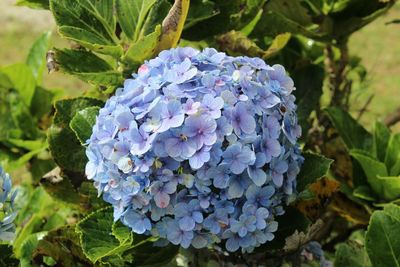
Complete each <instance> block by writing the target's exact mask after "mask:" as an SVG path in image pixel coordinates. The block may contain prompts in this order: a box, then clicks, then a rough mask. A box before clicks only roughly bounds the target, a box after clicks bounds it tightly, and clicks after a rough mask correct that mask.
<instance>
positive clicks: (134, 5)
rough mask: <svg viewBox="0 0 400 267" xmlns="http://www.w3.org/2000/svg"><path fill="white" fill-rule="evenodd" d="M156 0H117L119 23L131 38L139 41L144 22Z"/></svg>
mask: <svg viewBox="0 0 400 267" xmlns="http://www.w3.org/2000/svg"><path fill="white" fill-rule="evenodd" d="M155 3H156V0H135V1H130V0H116V3H115V7H116V12H117V18H118V21H119V24H120V26H121V28H122V30H123V32H124V33H125V35H126V37H128V38H129V39H130V40H133V41H137V40H138V38H139V34H140V31H141V29H142V26H143V23H144V21H145V19H146V16H147V14H148V13H149V11H150V9H151V7H152V6H153V5H154V4H155Z"/></svg>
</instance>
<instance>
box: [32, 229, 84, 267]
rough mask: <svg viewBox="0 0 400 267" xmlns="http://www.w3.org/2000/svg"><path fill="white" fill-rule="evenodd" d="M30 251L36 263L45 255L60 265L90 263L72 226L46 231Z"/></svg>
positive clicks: (81, 265) (82, 266)
mask: <svg viewBox="0 0 400 267" xmlns="http://www.w3.org/2000/svg"><path fill="white" fill-rule="evenodd" d="M32 252H33V253H32V254H33V255H32V256H33V257H32V260H33V262H34V263H38V264H40V263H41V262H43V260H44V259H45V257H51V258H52V259H53V260H55V261H56V262H57V264H59V265H61V266H79V267H84V266H89V265H90V261H89V259H87V258H86V257H85V255H84V254H83V251H82V248H81V247H80V243H79V235H78V234H77V233H76V232H75V229H74V227H73V226H63V227H60V228H58V229H55V230H52V231H50V232H48V233H47V235H46V236H45V237H44V238H41V239H40V240H39V242H38V243H37V245H36V246H35V250H33V251H32Z"/></svg>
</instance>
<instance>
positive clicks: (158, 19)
mask: <svg viewBox="0 0 400 267" xmlns="http://www.w3.org/2000/svg"><path fill="white" fill-rule="evenodd" d="M171 7H172V5H171V3H170V2H169V1H168V0H158V1H156V3H155V4H154V5H153V7H152V8H151V9H150V12H149V14H148V16H147V18H146V21H145V22H144V23H143V27H142V30H141V32H140V37H143V36H146V35H149V34H150V33H152V32H154V29H155V28H156V26H157V25H161V24H162V22H163V20H164V19H165V17H166V16H167V15H168V12H169V10H170V9H171Z"/></svg>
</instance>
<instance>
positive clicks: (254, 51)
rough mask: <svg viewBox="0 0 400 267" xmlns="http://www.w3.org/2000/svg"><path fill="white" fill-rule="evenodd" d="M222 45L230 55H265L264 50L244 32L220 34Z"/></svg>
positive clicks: (219, 39) (219, 40) (219, 38)
mask: <svg viewBox="0 0 400 267" xmlns="http://www.w3.org/2000/svg"><path fill="white" fill-rule="evenodd" d="M217 41H218V44H219V45H220V47H221V48H222V49H223V50H225V51H226V52H228V53H229V54H230V55H233V56H239V55H243V54H245V55H247V56H249V57H263V56H264V50H262V49H261V48H260V47H259V46H258V45H257V44H256V43H255V42H254V41H252V40H251V39H249V38H248V37H247V36H246V35H244V34H243V33H242V32H238V31H230V32H228V33H225V34H223V35H220V36H219V37H218V39H217Z"/></svg>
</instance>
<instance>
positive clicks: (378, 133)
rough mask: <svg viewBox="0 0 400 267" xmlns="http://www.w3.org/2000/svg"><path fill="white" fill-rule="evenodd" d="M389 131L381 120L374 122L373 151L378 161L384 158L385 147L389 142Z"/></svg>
mask: <svg viewBox="0 0 400 267" xmlns="http://www.w3.org/2000/svg"><path fill="white" fill-rule="evenodd" d="M389 138H390V131H389V129H388V128H387V127H386V126H385V125H384V124H383V123H381V122H379V121H377V122H376V123H375V129H374V136H373V141H374V143H373V151H374V155H375V157H376V158H377V159H379V160H380V161H384V160H385V154H386V149H387V146H388V143H389Z"/></svg>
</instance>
